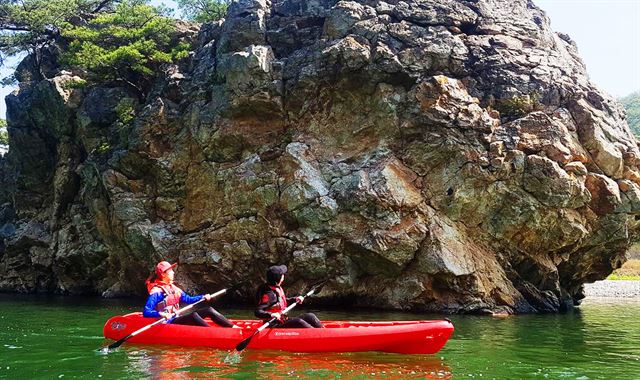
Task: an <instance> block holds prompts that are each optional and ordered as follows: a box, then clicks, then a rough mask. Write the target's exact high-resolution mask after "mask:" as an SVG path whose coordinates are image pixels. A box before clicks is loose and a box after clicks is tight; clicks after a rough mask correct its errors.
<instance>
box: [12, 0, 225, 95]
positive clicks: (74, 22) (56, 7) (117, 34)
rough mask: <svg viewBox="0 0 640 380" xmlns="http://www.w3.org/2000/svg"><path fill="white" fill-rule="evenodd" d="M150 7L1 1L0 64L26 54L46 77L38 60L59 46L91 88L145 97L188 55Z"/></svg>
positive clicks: (84, 0) (119, 2)
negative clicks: (108, 85)
mask: <svg viewBox="0 0 640 380" xmlns="http://www.w3.org/2000/svg"><path fill="white" fill-rule="evenodd" d="M203 1H204V0H203ZM147 2H148V1H147V0H20V1H16V0H0V64H2V63H3V60H4V58H6V57H8V56H12V55H15V54H18V53H21V52H27V53H29V54H31V56H32V57H33V58H34V62H35V63H36V66H38V67H37V69H39V70H40V71H41V73H40V74H41V75H40V76H41V77H45V75H44V74H43V73H42V70H41V69H40V59H41V57H40V55H39V54H40V52H41V51H42V50H43V49H44V48H46V47H47V46H53V45H55V46H57V47H60V48H62V49H63V54H62V59H61V63H62V64H63V66H67V67H72V68H78V69H81V70H82V71H85V72H86V73H87V77H88V78H87V79H89V80H90V81H91V82H93V83H104V82H110V81H120V82H124V83H127V84H128V85H130V86H132V87H135V88H136V89H137V90H139V91H140V92H142V90H143V87H145V86H146V85H148V84H149V82H150V79H152V77H153V76H154V75H155V74H156V73H157V72H159V70H160V67H161V65H162V64H165V63H169V62H175V61H176V60H178V59H180V58H182V57H185V56H186V55H188V51H189V45H188V44H186V43H182V42H179V41H176V40H175V39H172V37H173V36H174V34H175V33H174V31H175V23H174V20H172V19H170V18H168V17H166V16H165V15H164V14H163V10H162V9H160V8H155V7H152V6H150V5H148V4H147ZM208 2H210V0H207V1H206V3H208ZM215 3H220V2H219V1H215Z"/></svg>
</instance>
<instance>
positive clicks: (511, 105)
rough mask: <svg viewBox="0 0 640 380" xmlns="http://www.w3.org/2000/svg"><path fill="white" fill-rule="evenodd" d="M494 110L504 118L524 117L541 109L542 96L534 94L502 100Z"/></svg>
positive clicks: (496, 104)
mask: <svg viewBox="0 0 640 380" xmlns="http://www.w3.org/2000/svg"><path fill="white" fill-rule="evenodd" d="M494 108H495V109H496V110H497V111H498V112H500V116H503V117H509V118H518V117H522V116H525V115H526V114H528V113H530V112H533V111H535V110H537V109H539V108H540V95H538V94H537V93H535V92H534V93H532V94H530V95H522V96H514V97H513V98H510V99H500V100H498V101H496V103H495V106H494Z"/></svg>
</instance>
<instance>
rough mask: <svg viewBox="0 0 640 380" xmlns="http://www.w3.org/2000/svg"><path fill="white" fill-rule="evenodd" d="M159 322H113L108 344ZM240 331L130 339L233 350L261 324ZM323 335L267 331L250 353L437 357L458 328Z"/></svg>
mask: <svg viewBox="0 0 640 380" xmlns="http://www.w3.org/2000/svg"><path fill="white" fill-rule="evenodd" d="M153 321H154V319H150V318H144V317H143V316H142V313H131V314H127V315H122V316H116V317H112V318H110V319H109V320H108V321H107V323H105V325H104V336H105V338H107V339H113V340H119V339H122V338H124V337H125V336H127V335H129V334H130V333H132V332H134V331H136V330H138V329H140V328H142V327H144V326H147V325H149V324H150V323H151V322H153ZM232 322H233V323H235V324H236V325H238V326H240V327H241V328H239V329H236V328H224V327H218V326H216V325H214V324H212V325H211V327H201V326H186V325H172V324H159V325H157V326H154V327H152V328H150V329H149V330H147V331H145V332H143V333H141V334H139V335H136V336H134V337H132V338H131V339H129V340H128V341H127V342H129V343H138V344H166V345H177V346H200V347H211V348H217V349H222V350H232V349H234V348H235V347H236V345H237V344H238V343H240V342H241V341H242V340H243V339H245V338H247V337H249V336H250V335H251V334H252V333H253V332H254V331H255V330H256V329H257V328H258V327H260V326H261V325H262V323H263V322H262V321H258V320H232ZM322 323H323V324H324V326H325V328H323V329H278V328H275V329H265V330H263V331H261V332H260V333H259V334H258V335H256V336H255V337H254V338H253V339H252V340H251V342H250V343H249V346H248V347H247V348H250V349H258V350H282V351H291V352H359V351H384V352H395V353H401V354H433V353H436V352H438V351H439V350H440V349H441V348H442V347H443V346H444V345H445V343H447V340H448V339H449V337H450V336H451V334H452V333H453V324H452V323H451V322H450V321H448V320H443V321H383V322H348V321H323V322H322Z"/></svg>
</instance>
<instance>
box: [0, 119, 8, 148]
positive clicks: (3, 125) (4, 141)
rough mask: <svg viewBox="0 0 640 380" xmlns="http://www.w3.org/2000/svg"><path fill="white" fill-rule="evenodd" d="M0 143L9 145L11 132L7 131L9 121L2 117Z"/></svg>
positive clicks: (0, 121)
mask: <svg viewBox="0 0 640 380" xmlns="http://www.w3.org/2000/svg"><path fill="white" fill-rule="evenodd" d="M0 145H9V134H8V133H7V121H6V120H5V119H0Z"/></svg>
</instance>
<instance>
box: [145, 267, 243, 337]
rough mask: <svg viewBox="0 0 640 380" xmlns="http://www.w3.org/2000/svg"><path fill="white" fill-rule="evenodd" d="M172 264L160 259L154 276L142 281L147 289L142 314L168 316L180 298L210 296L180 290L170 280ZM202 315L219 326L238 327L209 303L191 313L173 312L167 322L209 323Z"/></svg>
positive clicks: (206, 324) (188, 300)
mask: <svg viewBox="0 0 640 380" xmlns="http://www.w3.org/2000/svg"><path fill="white" fill-rule="evenodd" d="M176 265H178V264H177V263H176V264H169V263H168V262H166V261H161V262H159V263H158V265H156V270H155V273H154V274H155V279H154V278H153V277H154V276H153V275H152V276H151V277H149V278H148V279H147V281H146V284H147V290H148V291H149V298H147V303H146V304H145V305H144V311H143V313H142V315H143V316H145V317H146V318H161V317H163V318H167V319H171V318H172V317H173V316H175V312H176V311H177V310H178V309H179V308H180V302H183V303H187V304H191V303H194V302H198V301H200V300H201V299H202V298H204V299H205V300H207V301H209V300H210V299H211V294H204V295H199V296H190V295H188V294H187V293H185V292H184V291H182V289H180V288H179V287H178V286H177V285H176V284H175V283H174V282H173V278H174V276H175V273H174V272H173V268H175V267H176ZM206 317H209V318H211V320H212V321H213V322H214V323H216V324H217V325H219V326H222V327H237V328H239V327H238V326H236V325H234V324H233V323H231V321H229V320H228V319H227V318H225V317H224V316H223V315H222V314H220V313H218V312H217V311H216V310H215V309H214V308H212V307H211V306H206V307H203V308H200V309H198V310H197V311H195V312H193V313H191V314H187V315H182V316H177V317H176V318H175V319H173V320H172V321H171V323H175V324H179V325H191V326H205V327H209V324H208V323H207V322H206V321H205V320H204V318H206Z"/></svg>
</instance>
